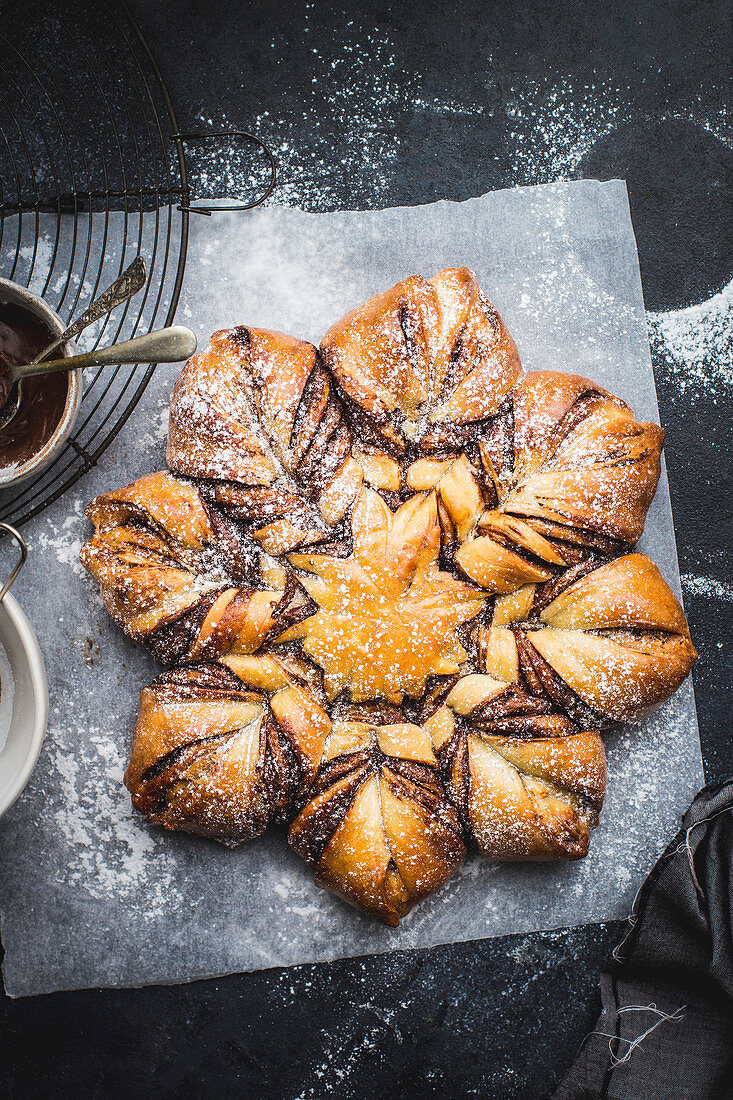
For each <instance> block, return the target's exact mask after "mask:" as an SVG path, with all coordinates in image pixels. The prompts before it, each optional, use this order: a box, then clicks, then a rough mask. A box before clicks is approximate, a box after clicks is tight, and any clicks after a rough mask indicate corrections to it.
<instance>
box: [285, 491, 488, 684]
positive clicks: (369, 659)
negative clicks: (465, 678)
mask: <svg viewBox="0 0 733 1100" xmlns="http://www.w3.org/2000/svg"><path fill="white" fill-rule="evenodd" d="M352 532H353V541H354V549H353V553H352V555H351V557H349V558H335V557H331V556H328V555H323V554H292V555H290V560H291V561H292V563H293V565H295V566H296V567H297V568H298V569H299V570H301V582H302V584H303V586H304V587H305V588H306V590H307V591H308V593H309V595H310V596H311V597H312V599H313V600H314V601H315V603H316V604H317V605H318V610H317V611H316V612H315V613H314V614H313V615H311V616H310V617H309V618H307V619H306V620H304V622H302V623H300V624H299V625H298V626H297V627H294V628H293V629H292V630H291V631H288V633H287V634H285V635H283V636H282V639H281V640H282V641H291V640H293V639H295V638H300V639H301V641H302V645H303V650H304V652H305V653H306V654H307V655H308V656H309V657H310V658H311V659H312V660H313V661H314V662H315V663H316V664H318V665H319V666H320V667H321V668H322V669H323V676H324V687H325V690H326V694H327V696H328V698H329V699H334V698H335V697H336V696H337V695H339V694H340V693H341V692H342V691H346V692H348V693H349V694H350V696H351V698H352V699H353V700H354V701H355V702H363V701H365V700H368V699H379V698H382V699H387V700H389V701H390V702H394V703H399V702H401V701H402V698H403V696H405V695H410V696H419V695H420V694H421V693H422V692H423V690H424V688H425V683H426V680H427V679H428V677H429V676H435V675H451V674H453V673H456V672H458V671H459V669H460V666H461V664H462V662H463V661H465V660H466V651H465V650H464V648H463V646H462V645H461V643H460V640H459V638H458V635H457V628H458V627H459V626H460V625H461V624H462V623H465V622H467V621H468V620H470V619H473V618H474V617H475V616H476V615H477V614H478V613H479V611H480V610H481V608H482V606H483V604H484V601H485V598H486V596H485V594H484V593H483V592H482V591H481V589H478V588H476V587H475V586H474V585H471V584H466V583H464V582H463V581H460V580H458V579H457V578H455V577H454V576H453V575H452V574H450V573H447V572H444V571H442V570H440V569H439V567H438V554H439V551H440V526H439V523H438V516H437V509H436V505H435V497H434V494H432V493H431V494H429V495H419V496H415V497H413V498H412V499H411V500H409V501H407V502H406V503H405V504H403V505H402V506H401V507H400V508H399V509H398V511H397V512H392V511H391V510H390V509H389V508H388V507H387V505H386V504H385V503H384V501H383V500H382V498H381V497H380V496H379V494H378V493H375V492H373V491H372V490H370V489H365V490H363V491H362V493H361V495H360V497H359V499H358V501H357V504H356V506H355V509H354V514H353V517H352Z"/></svg>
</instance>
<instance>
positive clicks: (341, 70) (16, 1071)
mask: <svg viewBox="0 0 733 1100" xmlns="http://www.w3.org/2000/svg"><path fill="white" fill-rule="evenodd" d="M132 9H133V11H134V13H135V15H136V17H137V18H138V19H139V21H140V23H141V26H142V28H143V30H144V32H145V34H146V35H147V37H148V41H149V43H150V45H151V47H152V50H153V52H154V54H155V56H156V59H157V61H158V63H159V64H160V66H161V69H162V71H163V74H164V77H165V79H166V81H167V83H168V86H169V88H170V90H171V93H172V98H173V102H174V105H175V107H176V110H177V112H178V115H179V122H180V123H181V126H182V127H183V128H184V129H185V128H188V127H196V128H204V129H205V128H207V127H208V128H217V127H220V126H221V125H222V124H223V125H225V126H247V125H252V124H253V123H254V122H255V121H256V120H257V119H258V118H259V122H258V130H259V132H260V133H261V134H262V136H263V137H265V138H266V139H268V140H269V141H270V142H271V143H272V144H273V146H274V147H275V148H276V149H278V147H282V145H283V143H284V142H286V143H287V148H284V149H283V148H280V162H281V184H280V194H281V196H282V197H284V198H285V199H286V200H287V201H290V202H295V203H297V204H299V205H301V206H303V207H304V208H306V209H319V210H321V209H338V208H340V207H341V208H353V207H364V208H366V207H370V206H384V205H399V204H413V203H422V202H430V201H432V200H435V199H438V198H443V197H445V198H452V199H463V198H467V197H469V196H473V195H479V194H481V193H483V192H485V191H487V190H491V189H494V188H499V187H507V186H511V185H513V184H517V183H520V184H523V183H534V182H537V183H540V182H546V181H548V180H551V179H553V178H558V176H565V177H566V178H567V177H568V176H571V177H572V176H573V175H576V176H589V177H601V178H609V177H611V176H621V177H623V178H625V179H626V180H627V182H628V186H629V192H630V197H631V209H632V215H633V219H634V226H635V230H636V234H637V240H638V245H639V254H640V260H641V269H642V278H643V283H644V292H645V299H646V303H647V308H649V309H651V310H655V311H664V310H674V309H679V308H680V307H683V306H686V305H690V304H693V303H697V302H701V301H704V300H705V299H707V298H708V297H710V296H711V295H712V294H713V293H715V292H716V291H718V290H720V289H721V288H722V287H723V286H725V285H726V284H727V283H728V282H729V281H730V278H731V267H733V250H732V249H731V221H730V205H729V202H730V186H731V166H732V159H733V158H732V154H731V149H730V134H731V128H730V110H731V96H730V84H729V83H726V81H727V64H728V62H727V58H728V57H729V56H730V46H731V41H730V17H731V9H730V6H729V4H727V3H721V2H718V0H708V2H704V0H703V2H695V0H673V2H665V0H652V2H642V0H637V2H626V3H617V2H609V0H600V2H597V3H590V4H583V3H579V2H556V3H549V4H548V3H546V2H545V0H517V2H516V3H511V4H509V3H506V4H502V3H485V2H484V3H482V2H481V0H462V2H460V3H448V2H446V0H422V2H419V3H418V2H414V3H401V4H394V5H392V4H387V3H362V4H358V5H353V6H351V7H349V8H348V10H347V9H345V8H343V7H342V6H341V5H336V4H332V3H331V2H330V0H329V2H326V0H324V2H321V3H319V2H316V3H304V2H302V0H297V2H293V3H288V2H277V0H270V2H269V3H268V2H266V0H257V2H254V3H250V4H247V3H242V2H241V0H209V2H208V3H205V4H201V3H197V2H194V0H168V2H166V3H165V4H163V3H157V4H156V3H150V2H149V0H132ZM0 18H1V15H0ZM558 85H562V87H564V89H565V91H564V92H563V99H562V102H561V104H560V108H559V110H558V111H556V114H555V119H554V121H555V123H556V124H557V127H559V130H558V129H557V128H556V130H555V131H554V135H555V136H554V138H553V141H554V142H555V145H556V143H557V140H558V134H559V140H562V136H563V134H564V133H565V129H564V127H565V121H564V118H563V111H565V112H566V113H567V132H568V134H570V133H571V129H572V118H573V117H574V109H573V108H574V106H575V107H579V106H582V103H581V100H582V99H583V97H584V96H585V97H586V98H587V96H588V95H589V94H591V93H592V96H593V97H595V98H594V99H593V102H594V104H595V106H594V111H595V117H596V121H598V116H599V112H600V117H601V121H602V119H603V109H604V107H603V100H604V95H606V94H608V96H609V99H608V119H609V122H610V124H611V127H610V128H611V133H610V134H609V135H607V136H605V137H600V138H599V139H598V140H597V141H595V142H594V143H592V147H590V148H588V149H586V151H585V155H584V156H583V157H582V158H581V159H580V161H579V162H578V163H574V164H572V165H571V166H570V168H569V169H568V168H567V166H565V168H563V167H562V166H561V167H560V169H558V166H557V162H556V159H553V148H554V147H555V146H553V143H552V142H550V143H549V144H548V143H547V142H546V141H545V140H544V139H543V137H542V133H541V132H540V131H538V130H537V128H536V126H537V123H538V119H533V118H532V117H531V116H530V117H529V118H528V117H527V116H526V112H525V114H524V115H522V111H521V110H520V111H519V112H517V102H518V100H517V96H518V95H519V97H520V101H521V96H522V94H525V93H526V91H527V89H528V88H532V87H534V88H535V90H537V89H539V95H540V99H541V98H542V91H543V89H545V90H547V89H549V88H552V87H554V86H558ZM523 89H524V93H523V92H522V90H523ZM589 89H590V92H589V91H588V90H589ZM594 89H595V91H594ZM608 89H612V94H611V92H609V91H608ZM525 100H526V95H525ZM416 101H419V102H416ZM446 102H450V103H453V104H458V105H463V106H466V105H467V106H468V107H471V106H473V107H474V108H480V110H477V109H474V110H472V111H463V112H462V111H457V110H453V111H446V110H435V109H430V108H426V107H425V104H436V103H446ZM265 112H269V113H267V114H265ZM541 121H542V120H541V119H539V122H541ZM706 123H707V125H706ZM716 125H717V126H721V125H722V126H723V128H724V127H725V125H727V126H728V131H727V132H728V141H729V143H728V145H726V144H724V142H723V141H721V140H719V138H718V137H716V136H715V133H714V132H713V131H715V129H716ZM533 126H534V127H535V129H534V130H533ZM718 132H720V131H719V130H718ZM518 148H519V149H520V151H521V150H522V149H524V150H525V151H526V150H527V149H530V150H531V156H524V157H521V156H519V157H518V155H517V150H518ZM382 151H383V152H384V157H383V160H384V163H383V164H382ZM209 167H210V166H209ZM214 167H215V168H216V164H215V165H214ZM195 168H196V171H195V172H194V176H195V178H194V186H195V187H196V186H199V185H201V193H202V194H204V193H207V194H208V193H212V179H213V191H214V192H216V190H217V186H218V187H219V188H221V187H222V186H223V183H222V181H223V180H225V177H226V173H225V172H224V174H222V171H221V169H222V163H221V162H220V163H219V165H218V168H219V171H218V172H217V171H207V165H206V164H204V163H203V161H199V163H198V164H197V165H195ZM207 187H208V190H207ZM243 216H246V215H243ZM710 354H712V352H711V353H710ZM728 354H730V344H729V346H728ZM654 365H655V372H656V376H657V386H658V393H659V405H660V414H661V420H662V423H663V425H664V427H665V428H666V431H667V444H666V455H667V464H668V470H669V479H670V485H671V492H672V504H673V508H674V516H675V522H676V531H677V540H678V550H679V557H680V569H681V572H682V573H683V574H691V575H693V576H695V575H700V574H702V575H705V576H708V577H713V578H714V579H717V580H718V581H721V582H726V581H727V580H728V578H729V576H730V574H729V572H728V571H727V569H726V557H725V554H726V550H727V546H728V543H729V541H730V540H729V537H728V532H729V523H728V517H729V515H730V448H729V447H728V446H727V444H728V428H729V423H730V414H731V400H730V389H729V388H727V389H726V388H724V387H721V386H718V387H717V388H711V389H710V391H709V392H703V393H702V394H700V393H699V392H698V393H697V394H696V395H691V393H690V391H689V390H685V389H680V388H679V387H677V386H675V384H674V369H673V365H672V364H670V363H668V362H664V361H663V358H662V357H661V353H660V349H659V348H658V347H657V349H656V352H655V362H654ZM707 365H708V366H709V365H710V364H707ZM718 365H719V366H720V364H718ZM728 366H729V367H730V363H729V364H728ZM685 604H686V609H687V612H688V615H689V619H690V624H691V628H692V634H693V638H694V641H695V644H696V645H697V648H698V650H699V652H700V661H699V663H698V665H697V667H696V670H695V674H694V679H695V689H696V694H697V707H698V716H699V720H700V733H701V740H702V747H703V757H704V761H705V771H706V777H707V778H708V780H710V781H713V780H717V779H721V778H723V777H724V776H726V775H729V774H730V773H731V772H733V751H732V749H731V739H730V732H731V729H730V718H729V711H728V709H727V707H726V702H727V699H726V695H727V684H728V682H729V679H730V665H729V664H726V650H725V644H724V643H725V636H726V625H727V624H726V616H727V612H728V608H729V601H724V600H719V599H716V598H714V597H711V596H705V595H701V594H695V590H694V586H693V589H692V590H688V591H687V592H686V595H685ZM660 797H663V794H662V795H660ZM193 919H195V917H194V918H193ZM620 934H621V925H620V924H617V923H610V924H605V925H595V926H589V927H585V928H577V929H571V930H567V931H560V932H551V933H539V934H533V935H523V936H510V937H505V938H502V939H498V940H489V941H483V942H478V943H468V944H457V945H453V946H445V947H437V948H434V949H430V950H425V951H415V952H410V953H405V954H394V955H391V956H378V957H375V958H366V959H356V960H348V959H347V960H342V961H340V962H336V963H332V964H323V965H316V966H304V967H297V968H290V969H287V970H270V971H265V972H261V973H255V974H244V975H233V976H231V977H227V978H223V979H220V980H216V981H208V982H198V983H194V984H191V985H184V986H173V987H153V988H147V989H142V990H119V991H114V990H101V991H95V990H91V991H85V992H80V993H68V994H54V995H50V996H44V997H35V998H26V999H21V1000H19V1001H11V1000H9V999H8V998H7V997H4V996H3V999H2V1002H1V1003H0V1093H1V1094H2V1095H3V1096H7V1097H13V1098H21V1097H22V1098H24V1100H25V1098H26V1097H36V1096H38V1097H40V1096H43V1097H46V1096H54V1097H56V1096H74V1097H105V1098H106V1097H138V1096H140V1097H143V1096H145V1097H148V1096H155V1097H156V1098H159V1100H167V1098H173V1097H176V1098H178V1097H199V1096H207V1097H208V1096H222V1095H232V1096H243V1097H253V1098H255V1097H277V1098H279V1097H283V1098H288V1100H296V1098H303V1100H308V1098H314V1100H319V1098H321V1097H332V1096H333V1097H339V1098H350V1097H372V1096H379V1097H384V1098H388V1097H428V1096H440V1097H462V1096H480V1097H497V1098H505V1097H507V1098H508V1097H527V1098H529V1097H532V1098H542V1097H546V1096H549V1094H550V1093H551V1091H552V1089H553V1087H554V1086H555V1085H556V1084H557V1083H558V1081H559V1080H560V1079H561V1078H562V1076H563V1074H564V1073H565V1071H566V1070H567V1068H568V1066H569V1065H570V1063H571V1061H572V1060H573V1058H574V1055H575V1053H576V1051H577V1049H578V1046H579V1044H580V1043H581V1041H582V1038H583V1036H584V1034H585V1033H586V1032H587V1031H588V1030H589V1029H590V1028H591V1027H592V1025H593V1022H594V1020H595V1016H596V1013H597V1010H598V1006H599V999H598V992H597V972H598V970H599V969H600V968H602V967H603V966H604V965H606V963H607V960H608V956H609V951H610V949H611V947H612V946H613V944H614V943H615V942H616V941H618V939H619V938H620ZM150 950H151V951H154V950H155V944H154V943H151V944H150Z"/></svg>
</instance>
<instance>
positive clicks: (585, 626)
mask: <svg viewBox="0 0 733 1100" xmlns="http://www.w3.org/2000/svg"><path fill="white" fill-rule="evenodd" d="M572 572H573V570H568V573H569V574H570V573H572ZM576 573H577V576H576V579H571V578H570V577H568V578H567V579H568V581H569V583H568V584H567V586H565V587H563V585H562V581H563V579H564V578H563V577H560V578H558V581H557V582H550V584H548V585H547V586H541V585H540V586H537V587H535V586H534V585H528V586H527V587H526V588H525V589H524V590H522V595H521V598H517V597H515V598H514V599H513V601H511V602H510V599H505V600H504V602H503V603H502V604H501V605H499V604H497V605H496V607H495V609H494V622H493V623H492V624H491V625H487V626H485V627H483V628H482V629H483V637H482V640H481V641H482V645H483V665H484V668H485V669H486V671H487V672H489V673H490V674H491V675H494V676H498V677H501V676H504V677H508V678H510V679H517V680H519V681H521V682H522V683H523V684H524V685H525V686H526V687H527V688H528V690H530V691H532V692H533V693H535V694H537V695H539V696H544V697H545V698H547V699H548V700H549V701H551V702H552V703H553V704H554V705H555V706H557V707H560V708H562V709H563V710H565V712H566V713H567V714H570V715H571V716H572V717H573V719H574V721H576V722H578V723H579V724H580V725H581V726H584V727H589V728H590V727H594V728H598V727H600V726H603V725H606V724H608V722H612V721H636V720H638V719H640V718H643V717H644V716H645V715H646V714H648V713H649V712H650V711H651V710H653V709H654V708H655V707H657V706H658V705H659V704H660V703H661V702H662V701H663V700H665V699H668V698H669V696H670V695H672V693H673V692H675V691H676V690H677V688H678V687H679V686H680V684H681V683H682V681H683V680H684V679H685V677H686V676H687V675H688V674H689V672H690V669H691V668H692V665H693V663H694V661H695V660H696V658H697V653H696V652H695V647H694V646H693V644H692V641H691V639H690V633H689V628H688V626H687V620H686V619H685V616H684V612H683V611H682V608H681V607H680V605H679V603H678V601H677V599H676V598H675V596H674V594H673V592H672V591H671V589H670V588H669V586H668V585H667V583H666V581H665V580H664V578H663V577H662V575H661V573H660V572H659V570H658V569H657V567H656V565H654V563H653V562H651V561H650V560H649V558H647V557H645V556H644V555H643V554H627V555H626V556H625V557H623V558H615V559H614V560H612V561H610V562H606V563H605V564H600V565H598V566H597V567H595V568H592V569H591V570H590V571H587V572H586V571H582V570H578V569H577V568H576ZM510 627H511V629H509V628H510Z"/></svg>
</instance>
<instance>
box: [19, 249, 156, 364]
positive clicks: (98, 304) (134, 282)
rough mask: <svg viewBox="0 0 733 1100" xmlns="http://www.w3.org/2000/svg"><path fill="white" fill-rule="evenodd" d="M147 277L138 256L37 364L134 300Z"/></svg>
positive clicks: (45, 350)
mask: <svg viewBox="0 0 733 1100" xmlns="http://www.w3.org/2000/svg"><path fill="white" fill-rule="evenodd" d="M147 277H148V276H147V272H146V270H145V260H144V259H143V258H142V256H137V257H136V258H135V259H134V260H133V261H132V263H131V264H130V266H129V267H128V268H126V270H125V271H123V272H122V274H121V275H120V277H119V279H115V281H114V282H113V283H112V286H110V287H107V289H106V290H105V291H103V293H102V294H100V295H99V297H98V298H95V299H94V301H93V302H92V304H91V305H90V306H89V308H88V309H85V310H84V312H83V313H81V314H80V315H79V316H78V317H77V319H76V320H75V321H74V323H73V324H71V325H69V327H68V328H67V329H65V330H64V332H62V333H61V335H60V336H59V337H58V338H57V339H56V340H54V341H53V343H52V344H49V345H48V347H47V348H45V349H44V350H43V351H42V352H41V354H40V355H39V356H38V358H37V359H36V360H35V362H36V363H38V362H40V361H41V360H42V359H47V358H48V356H49V355H50V354H51V352H52V351H56V349H57V348H60V347H61V346H62V345H63V344H65V343H67V341H68V340H73V339H74V337H75V336H78V335H79V333H80V332H83V331H84V329H85V328H87V327H88V326H89V325H91V324H93V322H94V321H99V320H100V319H101V318H102V317H105V316H106V315H107V314H108V313H111V312H112V310H113V309H116V308H117V306H121V305H122V303H123V302H126V301H127V299H128V298H132V296H133V294H137V292H138V290H141V289H142V288H143V287H144V286H145V280H146V279H147Z"/></svg>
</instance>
